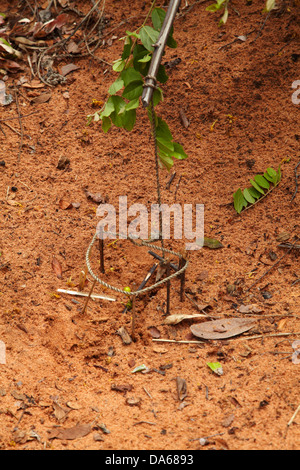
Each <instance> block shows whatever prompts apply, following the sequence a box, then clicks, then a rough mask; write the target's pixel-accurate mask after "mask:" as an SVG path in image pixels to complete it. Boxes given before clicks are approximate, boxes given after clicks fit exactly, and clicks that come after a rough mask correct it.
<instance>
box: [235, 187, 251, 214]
mask: <svg viewBox="0 0 300 470" xmlns="http://www.w3.org/2000/svg"><path fill="white" fill-rule="evenodd" d="M233 203H234V208H235V210H236V211H237V213H238V214H240V213H241V212H242V210H243V208H244V207H247V205H248V203H247V201H246V199H245V198H244V195H243V193H242V190H241V189H240V188H239V189H238V190H237V191H236V192H235V193H234V194H233Z"/></svg>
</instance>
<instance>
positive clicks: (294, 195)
mask: <svg viewBox="0 0 300 470" xmlns="http://www.w3.org/2000/svg"><path fill="white" fill-rule="evenodd" d="M299 165H300V162H298V163H297V165H296V167H295V170H294V172H295V192H294V194H293V197H292V199H291V202H292V201H293V200H294V199H295V197H296V194H297V191H298V178H299V177H300V173H299V174H298V173H297V168H298V166H299Z"/></svg>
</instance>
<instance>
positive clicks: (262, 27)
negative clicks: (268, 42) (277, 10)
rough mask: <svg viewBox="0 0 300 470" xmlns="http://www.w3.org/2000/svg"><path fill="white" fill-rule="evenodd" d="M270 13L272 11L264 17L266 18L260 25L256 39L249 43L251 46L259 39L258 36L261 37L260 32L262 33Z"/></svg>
mask: <svg viewBox="0 0 300 470" xmlns="http://www.w3.org/2000/svg"><path fill="white" fill-rule="evenodd" d="M271 12H272V10H270V11H269V12H268V14H267V16H266V18H265V21H264V22H263V24H262V25H261V27H260V29H259V31H258V33H257V35H256V37H255V38H254V39H253V41H251V44H253V43H254V42H255V41H256V40H257V39H258V38H259V36H261V32H262V30H263V29H264V27H265V25H266V22H267V21H268V19H269V17H270V15H271Z"/></svg>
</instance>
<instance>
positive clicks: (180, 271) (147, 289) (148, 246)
mask: <svg viewBox="0 0 300 470" xmlns="http://www.w3.org/2000/svg"><path fill="white" fill-rule="evenodd" d="M107 233H108V232H107ZM114 235H116V236H118V234H114ZM97 236H98V233H97V232H96V233H95V235H94V236H93V239H92V241H91V243H90V245H89V247H88V249H87V252H86V257H85V260H86V265H87V268H88V271H89V273H90V275H91V276H92V277H93V278H94V280H95V281H97V282H99V283H100V284H102V285H103V286H104V287H107V288H108V289H111V290H113V291H115V292H119V294H125V295H126V296H128V295H129V296H134V295H135V296H137V295H140V294H145V293H146V292H149V291H151V290H152V289H156V288H157V287H158V286H161V285H162V284H164V283H165V282H168V281H171V279H173V278H175V277H177V276H180V275H181V274H182V273H183V272H184V271H185V270H186V268H187V267H188V260H187V259H185V258H184V257H183V256H182V254H181V253H176V252H175V251H172V250H168V249H167V248H163V247H161V246H156V245H152V244H151V243H148V242H146V241H145V240H141V239H139V242H137V241H136V240H135V239H133V238H132V237H130V236H128V240H130V241H131V242H132V243H133V244H134V245H136V246H140V247H141V246H145V247H147V248H152V249H153V250H160V251H162V252H164V253H169V254H171V255H174V256H177V257H178V258H179V259H184V261H185V264H184V266H183V267H182V268H181V269H179V270H178V271H176V272H175V273H173V274H171V275H170V276H168V277H166V278H165V279H162V280H161V281H158V282H156V283H155V284H153V285H152V286H148V287H145V288H144V289H141V290H137V291H133V292H127V291H125V290H123V289H119V288H118V287H115V286H112V285H110V284H108V283H107V282H104V281H102V279H100V278H99V277H98V276H96V274H95V273H94V272H93V270H92V268H91V264H90V252H91V249H92V247H93V245H94V243H95V240H96V238H97Z"/></svg>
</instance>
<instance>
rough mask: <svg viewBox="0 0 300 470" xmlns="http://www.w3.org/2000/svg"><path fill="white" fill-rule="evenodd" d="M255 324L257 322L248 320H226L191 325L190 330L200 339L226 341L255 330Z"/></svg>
mask: <svg viewBox="0 0 300 470" xmlns="http://www.w3.org/2000/svg"><path fill="white" fill-rule="evenodd" d="M255 324H256V321H255V320H251V319H247V318H225V319H221V320H213V321H207V322H204V323H200V324H196V325H191V327H190V329H191V332H192V333H193V335H195V336H197V337H198V338H203V339H225V338H230V337H231V336H237V335H240V334H241V333H244V332H245V331H248V330H250V329H251V328H253V327H254V326H255Z"/></svg>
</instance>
